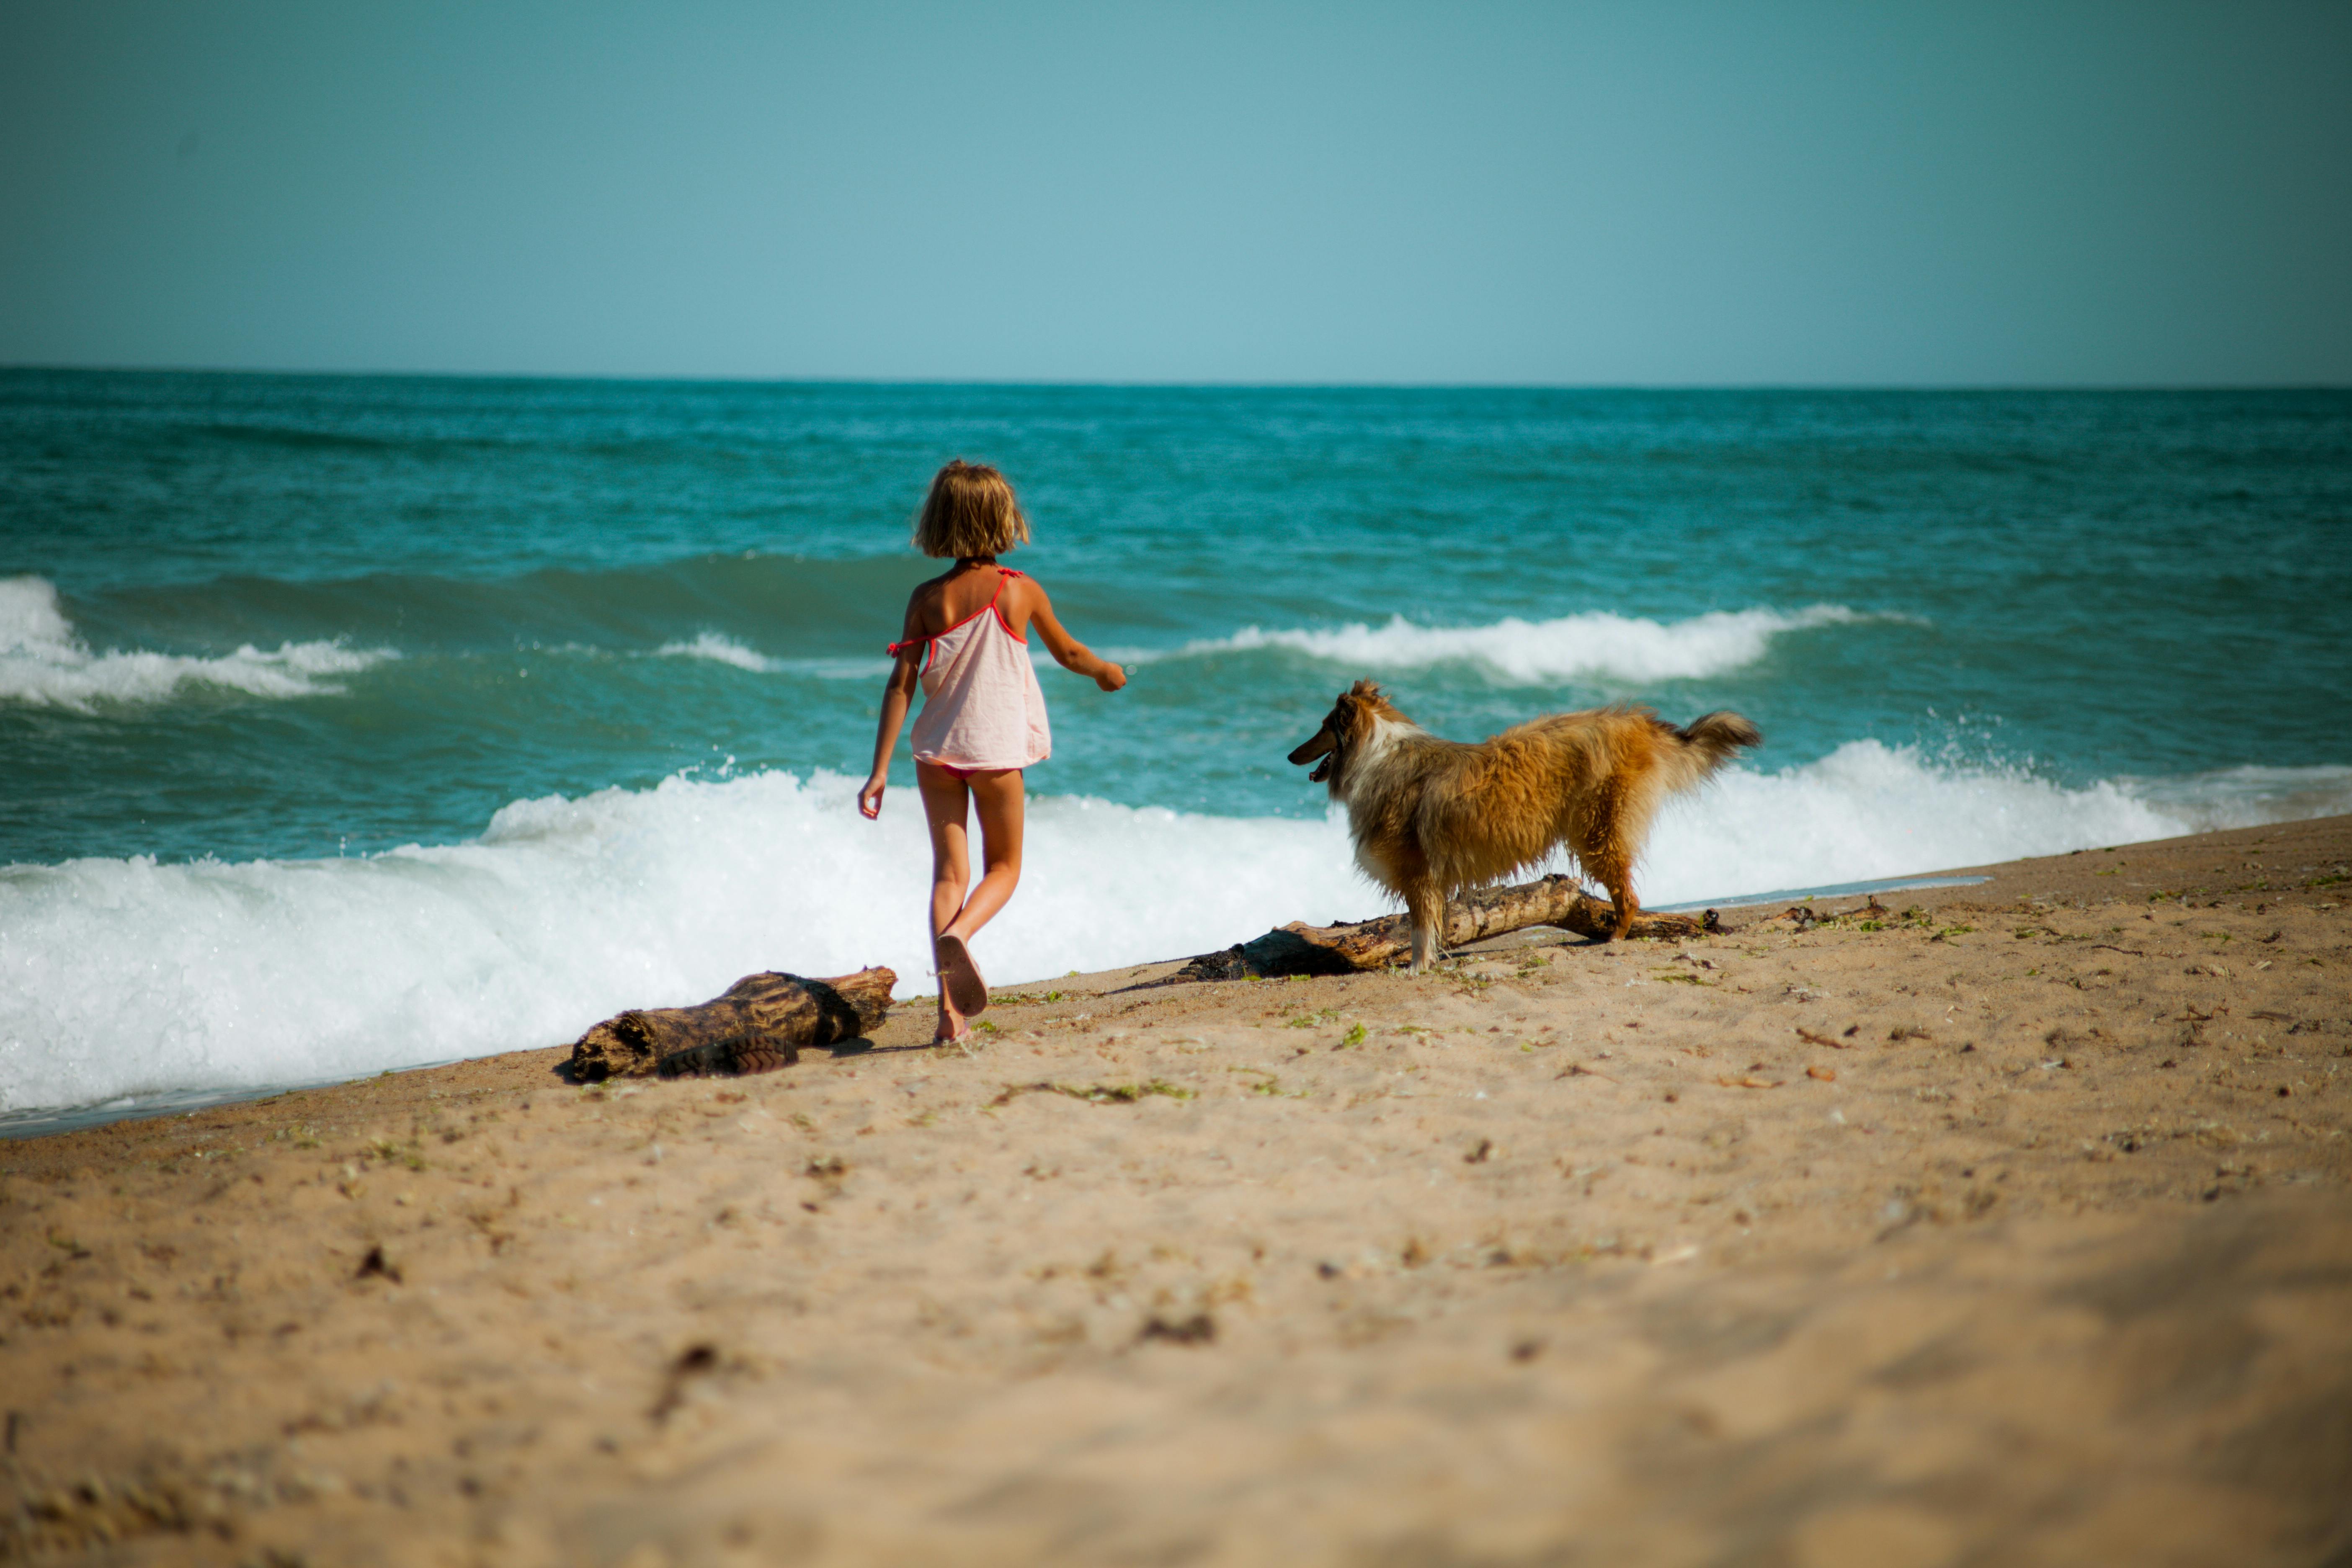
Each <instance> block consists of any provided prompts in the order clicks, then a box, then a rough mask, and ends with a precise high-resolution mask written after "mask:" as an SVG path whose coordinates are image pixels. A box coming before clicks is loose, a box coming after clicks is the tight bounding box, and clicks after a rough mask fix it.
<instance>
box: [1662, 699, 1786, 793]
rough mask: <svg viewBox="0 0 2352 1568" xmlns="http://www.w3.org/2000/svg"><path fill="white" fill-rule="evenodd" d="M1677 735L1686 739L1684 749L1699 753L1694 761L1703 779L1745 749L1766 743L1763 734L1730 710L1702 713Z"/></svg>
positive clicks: (1683, 740) (1678, 731)
mask: <svg viewBox="0 0 2352 1568" xmlns="http://www.w3.org/2000/svg"><path fill="white" fill-rule="evenodd" d="M1675 734H1677V735H1679V736H1681V737H1682V742H1683V744H1684V745H1685V746H1687V747H1689V748H1690V749H1691V750H1692V751H1694V752H1697V753H1698V755H1697V756H1696V758H1694V759H1693V760H1694V761H1696V763H1698V764H1699V771H1700V775H1701V776H1702V777H1704V776H1705V775H1706V774H1707V773H1713V772H1715V770H1716V769H1717V768H1719V767H1721V766H1723V764H1724V763H1727V762H1729V761H1730V760H1731V759H1732V757H1733V756H1734V755H1735V754H1737V753H1738V752H1740V751H1741V750H1742V749H1743V748H1745V747H1748V746H1760V745H1762V744H1763V743H1764V731H1761V730H1759V729H1758V728H1757V727H1756V726H1755V725H1754V724H1752V723H1750V722H1749V721H1748V720H1747V719H1746V718H1744V717H1742V716H1741V715H1739V714H1738V713H1734V712H1732V711H1731V710H1729V709H1727V708H1726V709H1720V710H1717V711H1716V712H1713V713H1702V714H1700V715H1699V716H1698V717H1697V718H1696V719H1694V720H1692V721H1690V722H1689V723H1687V724H1685V725H1684V726H1683V727H1682V728H1681V729H1679V730H1677V731H1675Z"/></svg>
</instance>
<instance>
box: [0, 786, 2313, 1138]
mask: <svg viewBox="0 0 2352 1568" xmlns="http://www.w3.org/2000/svg"><path fill="white" fill-rule="evenodd" d="M855 788H856V785H855V784H854V783H853V782H852V781H850V780H848V779H844V778H838V777H834V776H831V775H825V774H818V775H816V776H814V777H813V778H809V779H805V780H803V779H799V778H795V777H793V776H792V775H790V774H786V773H761V774H755V775H751V776H749V777H743V778H735V779H729V780H724V781H718V782H703V781H699V780H689V779H686V778H673V779H670V780H668V781H667V782H665V783H664V784H661V785H659V786H658V787H656V788H654V789H651V790H646V791H625V790H606V791H604V792H602V793H599V794H596V795H589V796H586V797H584V798H582V799H577V800H571V799H564V798H562V797H550V798H547V799H541V800H528V801H519V802H517V803H515V804H514V805H509V806H508V807H506V808H505V809H504V810H502V811H500V812H499V814H498V815H497V816H495V817H494V818H493V819H492V821H491V823H490V825H489V826H488V830H487V831H486V832H485V833H484V834H483V835H482V837H480V838H479V839H478V840H477V841H475V842H472V843H468V844H461V845H452V846H445V847H425V848H417V847H411V848H406V849H400V850H394V851H393V852H391V853H388V854H384V855H379V856H374V857H372V858H366V859H355V860H310V861H256V862H248V863H243V864H236V865H228V864H223V863H220V862H214V861H207V862H198V863H195V864H189V865H170V866H164V865H158V864H156V863H155V862H153V861H152V860H148V859H143V858H142V859H131V860H101V859H86V860H77V861H71V862H68V863H67V864H64V865H61V866H55V867H16V868H9V869H6V870H0V1110H18V1109H23V1108H27V1107H38V1106H52V1105H73V1104H92V1103H96V1102H99V1101H102V1100H111V1099H115V1098H117V1097H121V1096H124V1095H138V1094H149V1093H154V1092H158V1091H162V1090H166V1089H226V1088H234V1087H237V1086H247V1085H261V1084H271V1083H288V1082H295V1081H303V1080H310V1079H322V1078H330V1077H335V1076H342V1075H352V1074H358V1073H363V1072H371V1071H374V1070H377V1069H379V1068H387V1067H396V1066H402V1065H405V1064H410V1063H415V1062H418V1061H425V1060H434V1059H442V1058H451V1057H459V1056H470V1055H478V1054H482V1053H487V1052H490V1051H497V1050H504V1049H509V1048H513V1047H528V1046H545V1045H551V1044H555V1043H557V1042H560V1041H564V1040H569V1039H571V1038H572V1037H575V1036H577V1035H578V1034H579V1033H580V1031H581V1030H582V1029H583V1028H584V1027H586V1026H588V1025H589V1024H591V1023H593V1022H594V1021H595V1020H596V1019H598V1018H600V1017H604V1016H609V1015H610V1014H613V1013H615V1012H617V1011H619V1010H621V1009H622V1008H624V1007H630V1006H644V1005H667V1004H679V1003H688V1002H694V1001H698V1000H701V999H703V998H705V997H708V996H710V995H713V994H716V993H717V992H719V990H720V989H722V988H723V987H725V986H726V985H727V984H729V983H730V982H731V981H733V980H735V979H736V978H737V977H738V976H740V975H742V974H746V973H751V972H752V971H754V970H759V969H764V968H782V969H790V970H795V971H798V972H801V973H814V974H833V973H843V972H845V971H848V970H852V969H856V968H858V967H860V966H861V965H864V964H867V963H887V964H888V965H890V966H891V967H892V968H894V969H896V970H897V971H898V973H899V976H900V982H899V991H900V994H902V995H903V994H912V993H917V992H921V991H924V990H927V989H929V984H930V983H929V980H928V979H927V977H926V976H925V973H924V969H925V963H926V958H925V952H926V942H925V941H924V936H923V925H922V920H923V916H922V910H923V907H924V896H925V890H926V887H927V884H928V873H929V856H928V853H927V850H926V847H925V837H924V831H923V823H922V817H921V814H920V813H919V810H917V809H916V802H915V800H914V798H913V795H912V792H911V791H908V790H904V789H902V790H899V791H896V792H894V793H893V795H892V796H891V798H890V801H889V804H888V808H887V810H886V811H885V812H884V814H883V816H882V819H881V820H880V821H879V822H877V823H867V822H865V821H863V820H861V819H860V818H859V817H858V816H857V815H856V805H855V801H854V792H855ZM2265 803H2267V804H2265ZM2344 810H2352V769H2345V768H2335V769H2302V770H2293V771H2288V772H2282V771H2278V770H2272V771H2269V772H2266V773H2263V775H2262V776H2261V779H2260V780H2259V781H2253V780H2251V779H2250V777H2249V774H2248V771H2246V770H2240V771H2237V772H2233V773H2222V774H2210V775H2202V781H2201V782H2200V780H2198V779H2189V780H2170V781H2164V782H2163V783H2162V784H2122V783H2110V784H2095V785H2093V786H2091V787H2090V788H2087V789H2064V788H2061V787H2058V786H2056V785H2053V784H2048V783H2044V782H2042V781H2038V780H2035V779H2033V778H2031V777H2028V776H2024V775H2022V774H2016V773H2001V772H1997V771H1966V770H1953V769H1947V768H1938V767H1935V766H1931V765H1928V764H1927V763H1923V762H1921V761H1920V759H1919V758H1918V757H1917V756H1916V754H1914V753H1912V752H1907V751H1901V750H1891V749H1889V748H1886V747H1885V746H1882V745H1880V744H1878V743H1877V742H1871V741H1861V742H1852V743H1850V744H1847V745H1845V746H1843V747H1841V748H1840V749H1839V750H1838V751H1836V752H1833V753H1832V754H1831V755H1830V756H1828V757H1825V758H1822V760H1820V761H1818V762H1815V763H1809V764H1806V765H1804V766H1801V767H1794V768H1790V769H1788V770H1785V771H1783V772H1780V773H1749V772H1745V771H1735V772H1732V773H1728V774H1727V775H1725V776H1724V777H1722V778H1720V779H1718V780H1717V782H1716V783H1715V784H1713V785H1711V786H1710V787H1709V788H1708V790H1707V791H1706V793H1705V794H1704V795H1700V796H1698V797H1696V799H1693V800H1688V801H1685V802H1683V803H1680V804H1678V805H1675V806H1674V807H1671V808H1669V810H1668V811H1667V813H1666V814H1665V815H1664V817H1663V818H1662V820H1661V821H1660V823H1659V825H1658V828H1657V831H1656V833H1655V835H1654V837H1653V839H1652V843H1651V850H1650V854H1649V857H1648V861H1647V864H1646V866H1645V867H1644V868H1643V874H1642V877H1641V879H1640V887H1641V891H1642V894H1643V898H1644V900H1645V901H1648V902H1651V903H1656V904H1667V903H1675V902H1680V901H1684V900H1700V899H1708V898H1721V897H1729V896H1732V895H1736V894H1738V893H1743V892H1754V891H1761V890H1766V889H1773V888H1787V887H1801V886H1809V885H1818V884H1821V883H1823V882H1832V881H1845V880H1853V879H1863V878H1871V877H1888V876H1897V875H1902V874H1904V873H1909V872H1926V871H1933V870H1938V869H1942V868H1948V867H1953V866H1965V865H1973V864H1980V863H1983V862H1987V861H1991V860H1999V859H2003V858H2011V857H2014V856H2021V855H2032V854H2044V853H2053V852H2056V851H2061V850H2065V849H2072V848H2081V847H2094V846H2101V845H2108V844H2118V843H2124V842H2128V841H2132V840H2136V839H2145V838H2152V837H2167V836H2170V835H2174V834H2179V833H2187V832H2193V831H2196V830H2198V829H2200V828H2202V827H2206V826H2220V825H2224V824H2230V823H2237V822H2242V821H2246V820H2268V819H2270V817H2271V816H2291V815H2292V816H2304V815H2314V814H2316V813H2320V812H2326V811H2344ZM2265 814H2268V815H2265ZM1029 825H1030V826H1029V841H1028V846H1027V857H1026V858H1027V867H1026V873H1025V876H1024V880H1023V885H1022V889H1021V891H1020V893H1019V895H1018V896H1017V897H1016V898H1015V899H1014V900H1013V903H1012V905H1011V906H1010V907H1009V908H1008V909H1007V910H1006V911H1005V913H1004V915H1003V917H1002V918H1000V919H999V920H998V921H996V922H995V923H993V924H992V925H991V926H990V927H989V928H988V929H987V930H986V931H983V932H982V933H981V935H980V938H979V940H978V941H977V942H975V943H974V947H975V950H976V952H977V954H978V956H979V958H980V960H981V962H982V964H983V965H985V966H986V968H987V970H988V972H989V973H990V975H991V976H992V978H993V979H995V980H997V981H999V982H1001V983H1008V984H1018V983H1023V982H1026V981H1032V980H1036V979H1040V978H1044V977H1046V976H1051V975H1056V974H1061V973H1066V972H1067V971H1069V970H1073V969H1101V968H1108V967H1112V966H1115V965H1118V964H1121V963H1133V962H1138V961H1141V960H1145V959H1153V958H1166V957H1174V956H1181V955H1185V954H1189V953H1193V952H1205V951H1208V950H1211V949H1213V948H1217V947H1221V946H1223V945H1225V944H1227V943H1230V942H1235V941H1238V940H1241V939H1243V938H1245V937H1248V936H1252V935H1255V934H1256V933H1257V932H1259V931H1265V929H1266V928H1268V927H1269V926H1272V925H1276V924H1279V923H1281V922H1282V921H1290V920H1297V919H1301V918H1305V919H1308V920H1313V921H1330V920H1339V919H1352V918H1356V917H1360V916H1362V915H1367V914H1371V913H1375V912H1378V911H1380V910H1382V909H1384V908H1387V907H1389V906H1388V904H1387V901H1386V900H1384V899H1383V898H1382V897H1381V895H1380V894H1379V893H1378V892H1376V891H1375V890H1373V889H1370V887H1368V886H1367V885H1366V884H1365V883H1363V882H1362V881H1361V880H1360V879H1358V878H1357V877H1356V875H1355V874H1354V873H1353V872H1352V870H1351V869H1350V868H1349V856H1348V849H1347V844H1346V833H1345V829H1344V826H1343V825H1342V824H1341V823H1339V821H1337V820H1335V819H1330V818H1325V819H1318V820H1296V819H1255V820H1243V819H1236V818H1226V817H1213V816H1190V815H1182V814H1179V813H1176V812H1172V811H1166V810H1158V809H1140V810H1139V809H1133V808H1129V807H1126V806H1118V805H1107V804H1104V803H1102V802H1099V801H1090V800H1083V799H1072V798H1052V797H1047V798H1042V799H1039V800H1037V801H1035V802H1034V803H1033V805H1032V808H1031V813H1030V817H1029Z"/></svg>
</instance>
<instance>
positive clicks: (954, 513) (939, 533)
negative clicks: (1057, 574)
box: [915, 458, 1029, 559]
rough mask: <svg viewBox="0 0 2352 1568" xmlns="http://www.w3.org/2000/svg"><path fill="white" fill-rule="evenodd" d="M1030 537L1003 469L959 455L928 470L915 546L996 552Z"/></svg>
mask: <svg viewBox="0 0 2352 1568" xmlns="http://www.w3.org/2000/svg"><path fill="white" fill-rule="evenodd" d="M1028 541H1029V520H1028V519H1027V518H1026V517H1024V516H1023V515H1022V514H1021V503H1020V502H1019V501H1017V500H1013V486H1012V484H1011V482H1010V481H1008V480H1007V479H1005V477H1004V476H1003V474H1000V473H998V472H997V471H996V470H995V469H994V468H990V467H989V466H988V465H987V464H985V463H967V462H965V461H964V460H963V459H962V458H957V459H955V461H953V462H951V463H950V464H949V465H948V466H947V467H946V468H941V469H940V471H939V472H938V473H937V474H935V475H933V476H932V479H931V493H930V494H929V495H928V496H925V497H924V498H923V512H922V515H921V516H920V517H919V518H917V519H916V520H915V548H916V549H918V550H919V551H921V552H923V553H924V554H926V555H938V556H942V557H944V556H955V557H958V558H960V559H961V558H968V557H971V556H974V555H1000V554H1003V552H1005V551H1007V550H1010V549H1012V548H1013V546H1014V545H1016V544H1025V543H1027V542H1028Z"/></svg>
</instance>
